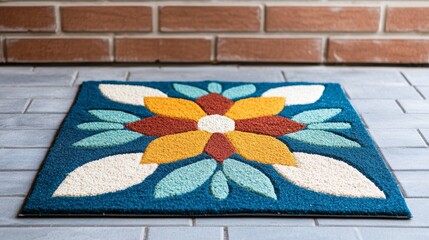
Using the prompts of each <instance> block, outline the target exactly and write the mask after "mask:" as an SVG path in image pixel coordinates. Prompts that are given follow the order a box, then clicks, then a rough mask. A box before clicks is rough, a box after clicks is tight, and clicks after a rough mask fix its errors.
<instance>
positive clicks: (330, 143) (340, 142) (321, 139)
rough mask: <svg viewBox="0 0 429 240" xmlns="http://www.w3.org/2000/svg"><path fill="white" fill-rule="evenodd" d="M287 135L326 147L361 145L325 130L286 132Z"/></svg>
mask: <svg viewBox="0 0 429 240" xmlns="http://www.w3.org/2000/svg"><path fill="white" fill-rule="evenodd" d="M285 136H286V137H289V138H292V139H295V140H297V141H301V142H305V143H309V144H312V145H318V146H325V147H346V148H352V147H361V145H360V144H359V143H357V142H355V141H352V140H349V139H347V138H345V137H342V136H340V135H337V134H335V133H331V132H327V131H323V130H308V129H305V130H301V131H299V132H294V133H290V134H286V135H285Z"/></svg>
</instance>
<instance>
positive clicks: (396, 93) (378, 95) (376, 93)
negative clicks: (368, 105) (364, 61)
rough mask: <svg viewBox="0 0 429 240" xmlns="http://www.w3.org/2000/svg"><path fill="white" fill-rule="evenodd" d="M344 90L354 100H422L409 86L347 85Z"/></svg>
mask: <svg viewBox="0 0 429 240" xmlns="http://www.w3.org/2000/svg"><path fill="white" fill-rule="evenodd" d="M344 89H345V90H346V92H347V94H348V96H349V97H350V98H352V99H355V98H357V99H419V100H421V99H422V97H421V96H420V94H419V93H418V92H417V91H416V89H414V88H413V87H407V86H365V85H345V86H344Z"/></svg>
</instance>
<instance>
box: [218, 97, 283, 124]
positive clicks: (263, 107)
mask: <svg viewBox="0 0 429 240" xmlns="http://www.w3.org/2000/svg"><path fill="white" fill-rule="evenodd" d="M285 101H286V100H285V98H283V97H260V98H246V99H242V100H238V101H237V102H235V103H234V105H232V107H231V108H230V109H229V110H228V112H227V113H226V114H225V116H227V117H229V118H232V119H234V120H239V119H248V118H256V117H263V116H271V115H276V114H278V113H279V112H280V111H281V110H283V108H284V107H285Z"/></svg>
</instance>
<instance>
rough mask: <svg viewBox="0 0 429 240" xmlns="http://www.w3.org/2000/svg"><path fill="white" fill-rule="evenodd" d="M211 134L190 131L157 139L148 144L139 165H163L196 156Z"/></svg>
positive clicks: (201, 150)
mask: <svg viewBox="0 0 429 240" xmlns="http://www.w3.org/2000/svg"><path fill="white" fill-rule="evenodd" d="M210 136H211V133H208V132H204V131H199V130H197V131H190V132H184V133H179V134H173V135H166V136H163V137H160V138H157V139H155V140H153V141H152V142H150V143H149V145H148V146H147V148H146V151H145V152H144V154H143V157H142V160H141V162H140V163H141V164H149V163H156V164H163V163H169V162H174V161H178V160H182V159H185V158H190V157H194V156H197V155H198V154H200V153H202V152H203V150H204V146H205V145H206V143H207V142H208V141H209V139H210Z"/></svg>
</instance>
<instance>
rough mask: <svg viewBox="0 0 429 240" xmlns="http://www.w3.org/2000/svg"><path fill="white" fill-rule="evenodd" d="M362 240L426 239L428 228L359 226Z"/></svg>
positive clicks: (428, 236) (428, 232)
mask: <svg viewBox="0 0 429 240" xmlns="http://www.w3.org/2000/svg"><path fill="white" fill-rule="evenodd" d="M358 231H359V232H360V235H361V237H362V240H380V239H388V240H404V239H410V240H411V239H412V240H427V239H429V229H427V228H405V229H404V228H402V229H398V228H396V229H395V228H359V229H358Z"/></svg>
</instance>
